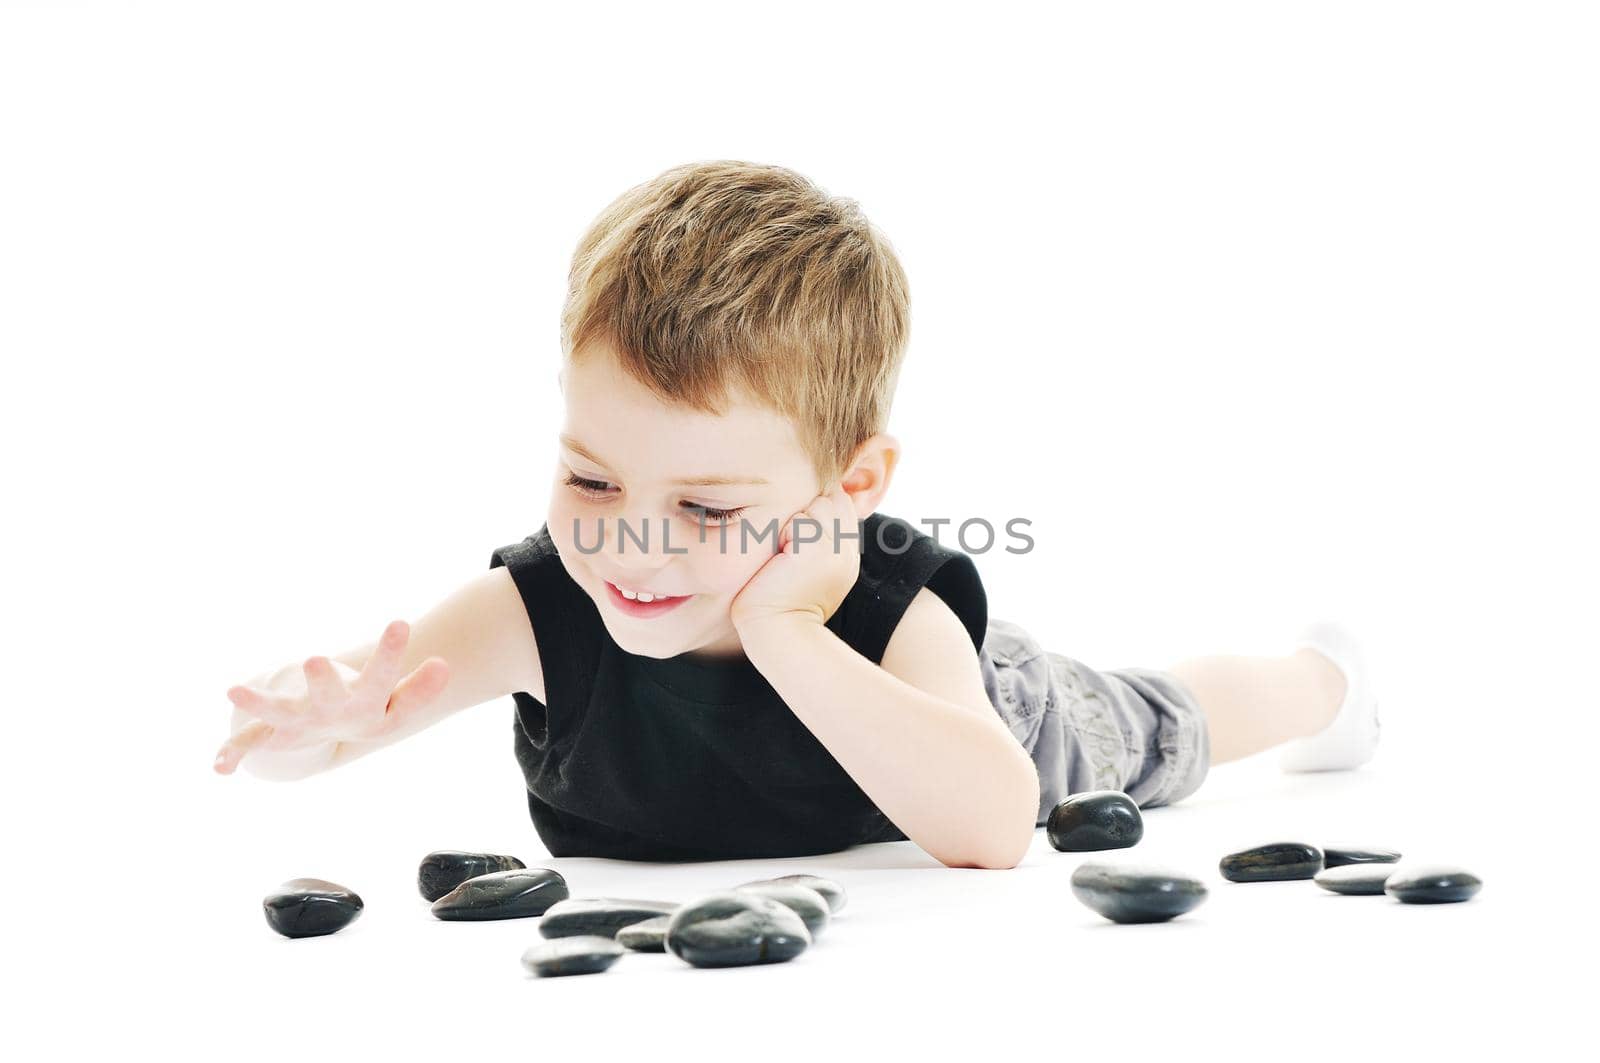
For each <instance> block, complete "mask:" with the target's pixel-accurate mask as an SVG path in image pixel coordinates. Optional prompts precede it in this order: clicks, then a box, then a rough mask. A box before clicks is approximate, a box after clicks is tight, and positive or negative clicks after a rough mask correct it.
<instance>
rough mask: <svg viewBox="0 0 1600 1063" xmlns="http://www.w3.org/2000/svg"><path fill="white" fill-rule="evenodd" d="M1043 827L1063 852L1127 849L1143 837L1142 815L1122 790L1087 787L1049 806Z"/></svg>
mask: <svg viewBox="0 0 1600 1063" xmlns="http://www.w3.org/2000/svg"><path fill="white" fill-rule="evenodd" d="M1045 831H1046V833H1047V834H1048V835H1049V837H1050V844H1051V845H1053V846H1055V847H1056V848H1057V849H1058V850H1060V851H1061V852H1063V853H1091V852H1099V851H1100V850H1102V849H1127V848H1130V847H1131V846H1134V845H1137V844H1139V839H1140V838H1143V837H1144V817H1143V816H1142V815H1140V814H1139V806H1138V805H1136V804H1134V803H1133V798H1131V797H1129V796H1128V795H1127V794H1125V793H1123V792H1122V791H1121V790H1090V791H1088V792H1087V793H1081V794H1072V795H1071V796H1069V797H1068V798H1067V799H1066V800H1064V801H1062V802H1061V803H1060V804H1058V805H1056V807H1055V808H1053V809H1051V810H1050V818H1049V819H1048V820H1046V821H1045Z"/></svg>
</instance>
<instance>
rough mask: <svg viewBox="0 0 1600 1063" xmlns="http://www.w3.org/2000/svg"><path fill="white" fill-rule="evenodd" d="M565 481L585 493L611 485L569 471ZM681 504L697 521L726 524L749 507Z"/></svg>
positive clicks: (601, 493)
mask: <svg viewBox="0 0 1600 1063" xmlns="http://www.w3.org/2000/svg"><path fill="white" fill-rule="evenodd" d="M563 482H564V483H566V484H567V486H569V487H573V488H576V489H577V490H578V491H580V492H582V493H584V494H595V495H603V494H607V493H608V492H607V490H606V489H607V488H608V487H610V486H611V485H610V484H608V483H606V482H605V481H604V480H591V479H589V478H587V477H584V476H579V475H578V474H577V473H575V472H569V473H567V476H566V479H565V480H564V481H563ZM681 505H682V506H683V508H684V510H685V512H687V513H688V514H689V517H690V519H691V520H693V521H695V522H702V521H703V522H705V523H707V524H726V523H728V522H730V521H732V520H733V518H735V517H737V516H738V515H739V514H741V513H743V512H744V511H745V510H746V509H747V508H749V507H747V506H735V507H733V508H731V509H719V508H718V507H716V506H702V505H700V504H699V503H696V502H684V503H681Z"/></svg>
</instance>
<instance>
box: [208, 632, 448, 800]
mask: <svg viewBox="0 0 1600 1063" xmlns="http://www.w3.org/2000/svg"><path fill="white" fill-rule="evenodd" d="M410 637H411V628H410V626H409V625H408V624H407V623H406V622H405V621H404V620H395V621H393V622H391V623H390V624H389V626H388V627H386V628H384V629H383V635H382V636H381V637H380V638H379V639H378V645H377V647H376V648H375V649H374V650H373V652H372V656H371V658H369V659H368V661H367V663H366V665H365V666H364V667H363V668H362V669H361V670H360V671H359V672H358V671H356V670H355V669H354V668H351V667H350V666H349V665H347V664H344V663H342V662H340V661H334V660H330V659H329V658H327V657H312V658H309V659H308V660H307V661H306V662H305V663H304V664H303V665H300V666H296V665H286V666H285V667H283V668H280V669H278V671H276V672H273V673H270V674H263V675H261V676H257V677H256V678H255V679H252V680H250V681H249V682H248V683H246V684H244V685H242V686H235V687H230V688H228V700H229V701H231V702H233V704H234V713H233V724H232V726H233V733H232V734H231V735H230V736H229V738H228V740H227V741H226V742H224V743H223V745H222V748H221V749H220V750H219V751H218V752H217V759H216V763H215V765H214V767H215V768H216V770H217V772H218V773H219V774H222V775H229V774H232V773H233V770H234V769H235V768H237V767H238V766H239V761H241V760H242V759H244V757H245V755H246V754H247V753H249V752H251V751H252V750H258V749H259V750H270V751H274V752H288V751H294V750H309V749H313V748H317V747H332V746H335V745H336V744H337V743H339V742H341V741H356V740H369V739H372V738H374V737H377V736H379V735H381V734H383V733H384V732H386V731H389V730H392V729H393V728H395V727H397V726H399V725H401V724H403V723H404V722H405V721H406V719H407V718H409V717H410V716H411V715H412V714H414V713H415V712H416V711H417V710H418V709H421V708H423V707H425V706H426V705H427V704H428V703H429V702H430V701H432V700H433V698H434V697H436V696H437V695H438V693H439V692H440V691H441V690H443V689H444V686H445V684H446V683H447V682H448V681H449V678H450V666H449V665H448V664H447V663H446V662H445V660H444V658H442V657H429V658H428V659H427V660H426V661H423V662H422V663H421V664H419V665H418V666H417V667H416V668H415V669H413V670H412V672H411V673H410V674H409V675H407V676H405V677H404V678H402V677H401V675H400V662H401V659H402V658H401V654H402V652H403V651H404V650H405V647H406V641H407V640H408V639H409V638H410Z"/></svg>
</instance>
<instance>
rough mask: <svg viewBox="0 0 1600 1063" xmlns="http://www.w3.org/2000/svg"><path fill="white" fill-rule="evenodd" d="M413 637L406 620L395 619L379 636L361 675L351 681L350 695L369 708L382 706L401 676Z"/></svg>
mask: <svg viewBox="0 0 1600 1063" xmlns="http://www.w3.org/2000/svg"><path fill="white" fill-rule="evenodd" d="M410 637H411V626H410V625H409V624H407V623H406V622H405V621H404V620H392V621H390V622H389V626H388V627H386V628H384V629H383V634H382V635H380V636H379V637H378V645H377V647H376V648H375V649H374V650H373V651H372V656H371V657H370V658H368V660H367V663H366V664H365V665H363V666H362V669H361V674H360V675H359V676H357V677H356V678H355V680H354V681H353V682H351V684H350V695H351V698H352V699H353V700H356V701H359V702H360V703H361V704H362V705H364V706H367V707H368V708H370V707H372V706H374V705H377V706H382V705H383V704H384V703H385V702H386V701H388V699H389V692H390V691H392V690H393V689H394V687H395V683H396V682H398V681H399V679H400V657H401V654H402V653H403V652H404V651H405V648H406V640H407V639H409V638H410Z"/></svg>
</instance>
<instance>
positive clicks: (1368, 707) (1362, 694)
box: [1278, 620, 1379, 772]
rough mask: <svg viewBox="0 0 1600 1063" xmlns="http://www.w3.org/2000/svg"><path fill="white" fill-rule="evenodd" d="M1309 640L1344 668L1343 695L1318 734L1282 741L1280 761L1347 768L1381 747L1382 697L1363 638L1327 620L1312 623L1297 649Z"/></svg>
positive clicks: (1290, 767)
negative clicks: (1376, 696)
mask: <svg viewBox="0 0 1600 1063" xmlns="http://www.w3.org/2000/svg"><path fill="white" fill-rule="evenodd" d="M1307 646H1309V647H1310V648H1311V649H1314V650H1316V651H1317V652H1319V653H1321V654H1323V655H1324V656H1326V657H1327V658H1328V659H1329V660H1331V661H1333V663H1334V664H1335V665H1337V666H1338V668H1339V670H1340V671H1341V672H1343V673H1344V678H1345V691H1344V701H1343V703H1341V704H1340V706H1339V712H1338V714H1337V715H1335V716H1334V718H1333V721H1332V722H1331V723H1329V724H1328V725H1327V726H1326V727H1324V728H1323V729H1322V730H1320V731H1318V732H1317V733H1315V734H1312V735H1307V736H1305V737H1303V738H1294V739H1291V740H1289V741H1288V742H1285V743H1283V745H1282V746H1281V747H1280V749H1279V752H1278V767H1279V769H1280V770H1282V771H1286V772H1302V771H1347V770H1349V769H1351V768H1355V767H1359V766H1360V765H1362V764H1365V763H1366V762H1367V761H1369V760H1371V759H1372V755H1373V754H1374V753H1376V752H1377V751H1378V734H1379V725H1378V703H1377V701H1376V700H1375V699H1374V697H1373V692H1372V686H1371V679H1370V676H1369V675H1368V674H1367V667H1366V658H1365V656H1364V654H1363V653H1362V651H1361V643H1360V641H1359V640H1358V639H1357V638H1356V637H1355V635H1354V634H1352V633H1351V632H1350V630H1349V629H1348V628H1346V627H1344V626H1343V625H1341V624H1338V623H1335V622H1333V621H1329V620H1324V621H1318V622H1317V623H1314V624H1309V625H1307V626H1306V627H1305V628H1304V629H1303V630H1302V631H1301V632H1300V635H1299V640H1298V641H1297V642H1296V644H1295V649H1300V648H1302V647H1307Z"/></svg>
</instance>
